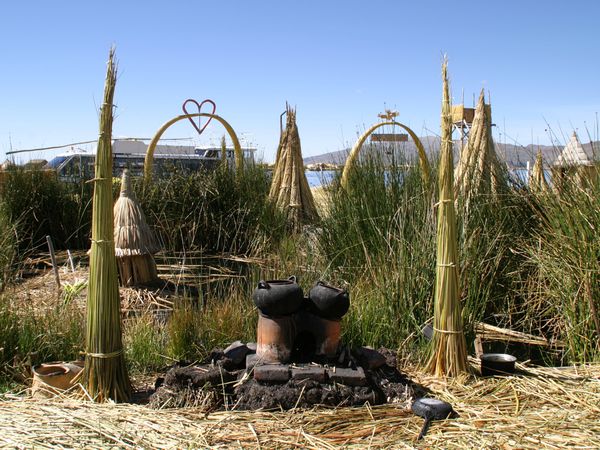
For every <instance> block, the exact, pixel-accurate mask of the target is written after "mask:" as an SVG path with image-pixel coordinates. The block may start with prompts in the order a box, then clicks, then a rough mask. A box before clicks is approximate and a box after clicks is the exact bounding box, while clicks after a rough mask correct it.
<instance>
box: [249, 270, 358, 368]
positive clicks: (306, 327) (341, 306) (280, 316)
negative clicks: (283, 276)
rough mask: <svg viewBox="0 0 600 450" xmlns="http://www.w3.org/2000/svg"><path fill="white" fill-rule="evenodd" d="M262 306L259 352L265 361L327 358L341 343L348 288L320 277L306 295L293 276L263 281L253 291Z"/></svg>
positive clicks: (326, 359)
mask: <svg viewBox="0 0 600 450" xmlns="http://www.w3.org/2000/svg"><path fill="white" fill-rule="evenodd" d="M253 299H254V303H255V304H256V306H257V308H258V310H259V317H258V327H257V341H256V343H257V348H256V356H257V358H259V359H260V360H261V361H262V362H264V363H288V362H290V361H292V362H300V363H306V362H327V361H329V360H331V359H333V358H335V357H336V355H337V353H338V350H339V346H340V335H341V320H342V317H343V316H344V314H346V312H347V311H348V308H349V306H350V300H349V296H348V292H347V291H345V290H343V289H339V288H336V287H333V286H329V285H327V284H325V283H323V282H321V281H319V282H318V283H317V284H316V285H315V286H314V287H313V288H312V289H311V290H310V292H309V294H308V297H306V298H305V297H304V296H303V293H302V289H301V288H300V286H299V285H298V284H297V282H296V277H294V276H292V277H290V278H289V279H288V280H271V281H261V282H259V284H258V287H257V288H256V290H255V291H254V294H253Z"/></svg>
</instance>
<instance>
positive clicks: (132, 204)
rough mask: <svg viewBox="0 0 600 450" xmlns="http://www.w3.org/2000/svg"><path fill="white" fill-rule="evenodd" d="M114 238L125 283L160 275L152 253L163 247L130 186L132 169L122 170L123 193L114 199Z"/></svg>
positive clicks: (132, 283) (128, 283)
mask: <svg viewBox="0 0 600 450" xmlns="http://www.w3.org/2000/svg"><path fill="white" fill-rule="evenodd" d="M113 212H114V240H115V254H116V256H117V262H118V267H119V275H120V279H121V284H122V285H123V286H133V285H140V284H146V283H150V282H152V281H155V280H156V279H157V278H158V275H157V273H156V263H155V262H154V258H153V257H152V254H153V253H156V252H157V251H158V250H160V247H159V245H158V242H157V241H156V237H155V236H154V233H153V232H152V230H151V229H150V227H149V226H148V223H147V222H146V217H145V216H144V212H143V211H142V208H141V207H140V205H139V203H138V201H137V199H136V198H135V194H134V192H133V189H132V187H131V181H130V179H129V171H128V170H127V169H125V170H124V171H123V178H122V180H121V194H120V195H119V198H118V199H117V201H116V202H115V206H114V208H113Z"/></svg>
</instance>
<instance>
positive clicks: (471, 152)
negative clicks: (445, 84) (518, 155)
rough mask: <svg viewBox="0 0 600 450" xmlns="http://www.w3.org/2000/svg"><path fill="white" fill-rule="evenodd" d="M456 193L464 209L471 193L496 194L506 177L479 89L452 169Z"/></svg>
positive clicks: (488, 113)
mask: <svg viewBox="0 0 600 450" xmlns="http://www.w3.org/2000/svg"><path fill="white" fill-rule="evenodd" d="M455 178H456V186H455V189H456V194H457V195H461V196H462V197H463V202H464V209H465V211H468V210H469V205H470V203H471V201H472V199H473V198H474V197H475V196H479V195H497V194H498V193H499V192H501V190H502V186H503V185H504V184H505V180H506V170H505V169H504V167H503V166H502V165H501V164H500V161H499V160H498V155H497V154H496V150H495V148H494V141H493V139H492V113H491V107H490V106H489V105H486V104H485V96H484V92H483V89H482V90H481V94H480V95H479V101H478V102H477V107H476V108H475V117H474V118H473V126H472V127H471V131H470V132H469V140H468V141H467V145H466V147H465V148H464V149H463V150H462V152H461V155H460V159H459V161H458V164H457V165H456V169H455Z"/></svg>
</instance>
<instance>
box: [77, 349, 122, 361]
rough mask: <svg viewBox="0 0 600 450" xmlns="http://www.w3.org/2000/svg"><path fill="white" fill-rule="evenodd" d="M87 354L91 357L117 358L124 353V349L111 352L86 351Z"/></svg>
mask: <svg viewBox="0 0 600 450" xmlns="http://www.w3.org/2000/svg"><path fill="white" fill-rule="evenodd" d="M85 354H86V355H87V356H89V357H91V358H99V359H110V358H116V357H117V356H121V355H122V354H123V349H120V350H115V351H114V352H110V353H91V352H85Z"/></svg>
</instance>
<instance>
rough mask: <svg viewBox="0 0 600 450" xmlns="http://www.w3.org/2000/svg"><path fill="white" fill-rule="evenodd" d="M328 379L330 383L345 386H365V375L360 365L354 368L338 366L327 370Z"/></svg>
mask: <svg viewBox="0 0 600 450" xmlns="http://www.w3.org/2000/svg"><path fill="white" fill-rule="evenodd" d="M327 375H328V376H329V381H331V382H332V383H340V384H345V385H346V386H366V385H367V377H366V376H365V371H364V370H363V368H362V367H357V368H356V369H345V368H338V367H336V368H335V370H334V369H329V370H328V371H327Z"/></svg>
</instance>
